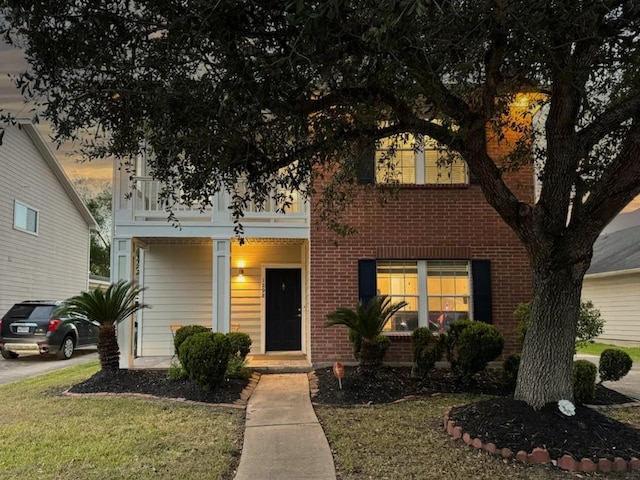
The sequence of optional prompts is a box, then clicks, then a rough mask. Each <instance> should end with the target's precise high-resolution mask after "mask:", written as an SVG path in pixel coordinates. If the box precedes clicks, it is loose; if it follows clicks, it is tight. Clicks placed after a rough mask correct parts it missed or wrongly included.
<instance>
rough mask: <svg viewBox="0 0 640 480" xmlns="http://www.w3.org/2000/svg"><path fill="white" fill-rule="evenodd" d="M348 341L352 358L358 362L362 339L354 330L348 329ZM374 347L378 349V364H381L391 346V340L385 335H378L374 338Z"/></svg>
mask: <svg viewBox="0 0 640 480" xmlns="http://www.w3.org/2000/svg"><path fill="white" fill-rule="evenodd" d="M349 341H350V342H351V347H352V348H353V358H355V359H356V360H358V361H360V350H362V337H361V336H360V335H358V332H356V331H355V330H352V329H349ZM376 342H377V343H376V345H377V348H378V363H382V360H383V359H384V356H385V355H386V354H387V350H388V349H389V347H390V346H391V340H390V339H389V337H387V336H386V335H378V336H377V337H376Z"/></svg>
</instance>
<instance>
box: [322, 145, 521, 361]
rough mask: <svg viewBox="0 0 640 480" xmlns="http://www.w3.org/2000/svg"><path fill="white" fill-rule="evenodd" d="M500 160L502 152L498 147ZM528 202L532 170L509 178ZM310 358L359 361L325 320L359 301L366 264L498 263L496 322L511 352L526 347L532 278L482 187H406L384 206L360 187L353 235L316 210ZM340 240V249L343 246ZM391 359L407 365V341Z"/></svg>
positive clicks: (398, 343)
mask: <svg viewBox="0 0 640 480" xmlns="http://www.w3.org/2000/svg"><path fill="white" fill-rule="evenodd" d="M493 153H494V155H496V156H497V154H498V153H499V152H498V150H497V147H494V149H493ZM505 178H506V180H507V183H508V185H509V186H510V187H511V188H512V191H513V192H514V193H515V194H516V195H517V196H518V197H519V198H521V199H522V200H524V201H527V202H532V201H533V173H532V170H531V168H529V167H527V168H523V169H521V170H520V171H518V172H517V173H512V174H509V175H507V176H505ZM311 212H312V213H311V215H312V217H311V225H312V227H311V237H310V268H311V270H312V275H311V284H310V289H309V291H310V312H311V325H310V340H311V361H312V362H313V363H314V364H321V363H327V362H335V361H343V362H344V361H352V360H353V358H352V355H351V345H350V343H349V341H348V338H347V331H346V329H345V328H343V327H331V328H325V327H324V323H325V316H326V315H327V314H328V313H329V312H331V311H332V310H334V309H335V308H337V307H354V306H355V305H356V303H357V301H358V260H359V259H366V258H370V259H397V260H402V259H427V260H431V259H468V260H471V259H484V260H490V261H491V291H492V305H493V325H495V326H496V327H497V328H498V330H500V332H502V334H503V335H504V337H505V349H504V353H505V354H508V353H511V352H513V351H516V350H517V349H518V348H519V345H518V344H517V340H516V321H515V320H514V318H513V315H512V314H513V311H514V309H515V308H516V306H517V305H518V303H520V302H526V301H529V300H530V299H531V289H532V281H531V280H532V279H531V270H530V267H529V262H528V259H527V256H526V253H525V250H524V247H523V246H522V244H521V243H520V241H519V240H518V238H517V237H516V235H515V234H514V233H513V231H512V230H511V229H510V228H509V227H508V226H507V225H506V224H505V223H504V222H503V221H502V219H501V218H500V217H499V216H498V214H497V213H496V212H495V211H494V210H493V209H492V208H491V206H489V204H488V203H487V202H486V200H485V198H484V196H483V194H482V192H481V190H480V187H479V186H478V185H473V184H472V185H468V186H443V185H438V186H428V185H408V186H402V187H401V188H400V190H399V192H398V195H397V196H395V197H393V196H392V197H390V198H388V201H387V203H386V205H385V206H381V205H380V202H379V194H378V193H377V192H376V187H375V186H373V185H368V186H363V187H361V188H359V189H358V193H357V195H355V196H354V198H353V201H352V202H351V204H350V206H349V208H348V210H347V212H346V214H345V216H344V217H343V220H344V221H345V222H346V223H348V224H349V225H350V226H353V227H355V229H356V230H357V233H356V234H354V235H352V236H349V237H347V238H337V237H336V235H335V234H334V233H333V232H331V231H329V229H328V228H327V227H326V226H325V225H322V224H321V223H320V221H319V220H318V218H317V216H316V215H315V213H314V212H315V208H312V209H311ZM336 242H337V244H336ZM391 339H392V346H391V348H390V349H389V351H388V352H387V356H386V358H385V361H387V362H408V361H410V360H411V357H410V350H409V347H410V342H409V338H408V337H407V336H405V337H400V336H395V337H394V336H392V337H391Z"/></svg>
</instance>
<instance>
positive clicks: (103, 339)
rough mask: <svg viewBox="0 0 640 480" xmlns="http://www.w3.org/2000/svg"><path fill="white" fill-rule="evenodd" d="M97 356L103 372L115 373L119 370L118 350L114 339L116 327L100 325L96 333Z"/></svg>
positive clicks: (116, 341) (115, 338)
mask: <svg viewBox="0 0 640 480" xmlns="http://www.w3.org/2000/svg"><path fill="white" fill-rule="evenodd" d="M98 356H99V357H100V366H101V367H102V370H103V371H104V372H112V371H116V370H118V369H119V368H120V349H119V348H118V338H117V337H116V326H115V325H113V324H108V325H100V330H99V331H98Z"/></svg>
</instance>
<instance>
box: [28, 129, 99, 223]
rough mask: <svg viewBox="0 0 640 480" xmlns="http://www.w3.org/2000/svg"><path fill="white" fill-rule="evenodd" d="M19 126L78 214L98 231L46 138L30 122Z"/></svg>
mask: <svg viewBox="0 0 640 480" xmlns="http://www.w3.org/2000/svg"><path fill="white" fill-rule="evenodd" d="M18 125H19V127H20V128H21V129H22V130H24V131H25V132H26V133H27V135H28V136H29V138H30V139H31V141H32V142H33V144H34V145H35V146H36V148H37V149H38V151H39V152H40V154H41V155H42V158H44V160H45V162H47V165H49V168H50V169H51V171H52V172H53V174H54V175H55V177H56V178H57V179H58V181H59V182H60V184H61V185H62V187H63V188H64V190H65V191H66V192H67V195H69V198H70V199H71V201H72V202H73V204H74V205H75V207H76V209H77V210H78V212H80V215H82V218H84V220H85V221H86V222H87V225H88V226H89V228H90V229H91V230H97V229H98V224H97V223H96V221H95V219H94V218H93V216H92V215H91V212H90V211H89V209H88V208H87V206H86V205H85V203H84V201H83V200H82V198H81V197H80V195H79V194H78V192H77V190H76V189H75V187H74V186H73V184H72V183H71V180H69V177H67V174H66V173H64V170H63V169H62V167H61V166H60V164H59V163H58V160H57V159H56V157H55V155H54V154H53V151H52V150H51V147H49V145H48V144H47V142H45V140H44V138H42V135H41V134H40V132H39V131H38V129H37V128H36V127H35V125H33V124H32V123H31V122H30V121H29V120H18Z"/></svg>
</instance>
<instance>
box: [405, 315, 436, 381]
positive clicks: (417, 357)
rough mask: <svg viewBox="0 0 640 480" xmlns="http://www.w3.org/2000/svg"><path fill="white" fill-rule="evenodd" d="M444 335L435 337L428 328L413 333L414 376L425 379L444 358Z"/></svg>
mask: <svg viewBox="0 0 640 480" xmlns="http://www.w3.org/2000/svg"><path fill="white" fill-rule="evenodd" d="M443 339H444V336H442V335H438V336H436V335H434V334H433V333H431V331H430V330H429V329H428V328H427V327H419V328H416V329H415V330H414V331H413V333H411V355H412V358H413V363H414V364H415V365H414V369H413V371H412V375H413V376H416V377H424V376H426V375H427V373H429V371H430V370H431V369H432V368H433V367H434V366H435V364H436V362H437V361H438V360H440V358H441V357H442V350H443Z"/></svg>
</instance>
